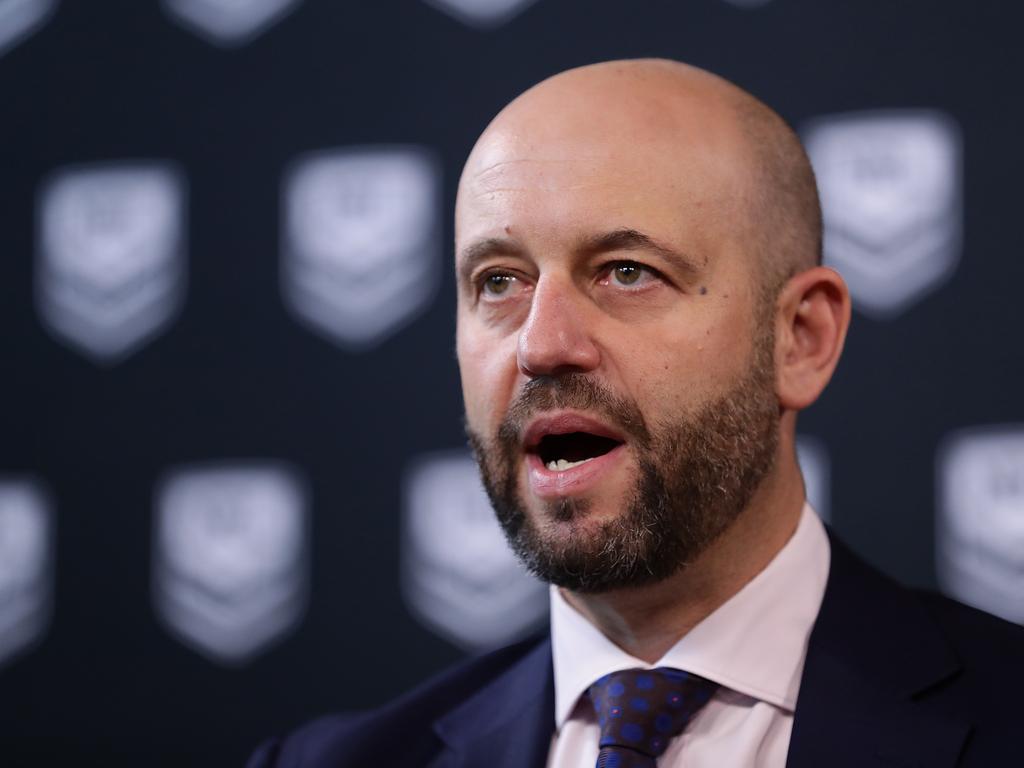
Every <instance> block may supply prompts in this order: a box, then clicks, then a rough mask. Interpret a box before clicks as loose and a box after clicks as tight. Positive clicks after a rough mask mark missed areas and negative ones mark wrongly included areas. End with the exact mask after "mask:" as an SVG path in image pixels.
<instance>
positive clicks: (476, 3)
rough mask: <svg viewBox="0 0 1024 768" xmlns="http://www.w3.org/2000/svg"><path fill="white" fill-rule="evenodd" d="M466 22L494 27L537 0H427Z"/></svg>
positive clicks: (472, 24)
mask: <svg viewBox="0 0 1024 768" xmlns="http://www.w3.org/2000/svg"><path fill="white" fill-rule="evenodd" d="M426 2H427V3H429V4H430V5H432V6H434V7H435V8H438V9H440V10H442V11H444V12H445V13H447V14H449V15H450V16H453V17H455V18H456V19H458V20H459V21H461V22H463V23H464V24H468V25H470V26H473V27H484V28H493V27H498V26H501V25H502V24H504V23H505V22H506V21H509V20H510V19H511V18H512V17H513V16H516V15H517V14H519V13H520V12H522V11H524V10H526V8H527V7H528V6H531V5H533V4H534V3H535V2H537V0H426Z"/></svg>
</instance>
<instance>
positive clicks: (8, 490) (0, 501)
mask: <svg viewBox="0 0 1024 768" xmlns="http://www.w3.org/2000/svg"><path fill="white" fill-rule="evenodd" d="M52 542H53V537H52V531H51V514H50V508H49V504H48V503H47V499H46V494H45V493H44V492H43V491H42V490H41V489H40V488H39V486H37V485H36V484H35V483H33V482H30V481H24V480H21V481H18V480H0V664H2V663H4V662H6V661H7V660H9V659H10V658H12V657H13V656H14V655H15V654H16V653H18V652H19V651H23V650H26V649H27V648H28V647H29V646H30V645H32V644H33V643H34V642H35V641H36V640H38V639H40V638H41V637H42V635H43V633H44V632H45V631H46V628H47V626H48V625H49V623H50V613H51V609H52V591H53V573H52V571H53V554H52V552H51V547H52Z"/></svg>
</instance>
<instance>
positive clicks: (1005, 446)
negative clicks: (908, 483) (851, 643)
mask: <svg viewBox="0 0 1024 768" xmlns="http://www.w3.org/2000/svg"><path fill="white" fill-rule="evenodd" d="M937 472H938V497H939V498H938V502H939V514H938V519H937V520H936V526H935V534H936V549H935V554H936V571H937V573H938V576H939V581H940V583H941V584H942V587H943V589H944V590H946V591H947V592H949V593H950V594H951V595H953V596H954V597H956V598H957V599H959V600H962V601H964V602H965V603H970V604H971V605H974V606H976V607H978V608H981V609H983V610H985V611H988V612H990V613H994V614H996V615H999V616H1002V617H1003V618H1006V619H1009V620H1010V621H1016V622H1018V623H1022V624H1024V425H1022V426H1003V427H990V428H985V429H978V430H969V431H965V432H962V433H959V434H956V435H954V436H953V437H951V438H949V439H948V440H947V441H946V443H945V444H944V446H943V448H942V450H940V452H939V458H938V466H937Z"/></svg>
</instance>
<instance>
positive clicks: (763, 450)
mask: <svg viewBox="0 0 1024 768" xmlns="http://www.w3.org/2000/svg"><path fill="white" fill-rule="evenodd" d="M820 251H821V218H820V211H819V209H818V203H817V195H816V191H815V188H814V179H813V174H812V173H811V170H810V166H809V164H808V162H807V159H806V156H805V155H804V153H803V150H802V149H801V148H800V145H799V141H798V140H797V139H796V137H795V136H794V135H793V133H792V131H791V130H790V129H789V128H788V127H787V126H786V125H785V123H784V122H783V121H782V120H781V118H779V117H778V116H777V115H775V113H773V112H772V111H771V110H770V109H768V108H767V107H765V106H764V105H763V104H761V103H760V102H758V101H756V100H755V99H754V98H753V97H751V96H750V95H748V94H746V93H745V92H743V91H741V90H740V89H738V88H736V87H735V86H733V85H731V84H729V83H727V82H725V81H723V80H721V79H720V78H717V77H715V76H714V75H711V74H708V73H706V72H703V71H701V70H697V69H694V68H691V67H687V66H685V65H682V64H677V63H674V62H666V61H630V62H610V63H607V64H599V65H594V66H590V67H584V68H581V69H577V70H571V71H569V72H566V73H563V74H561V75H558V76H556V77H553V78H551V79H549V80H546V81H544V82H543V83H541V84H540V85H538V86H536V87H534V88H533V89H531V90H530V91H527V92H526V93H525V94H523V95H522V96H520V97H519V98H518V99H516V100H515V101H513V102H512V103H511V104H510V105H509V106H508V107H506V108H505V110H503V111H502V112H501V113H500V114H499V115H498V116H497V117H496V118H495V120H494V121H493V122H492V123H491V125H490V126H489V127H488V128H487V130H486V131H485V132H484V134H483V135H482V136H481V138H480V140H479V141H478V142H477V145H476V147H475V148H474V150H473V152H472V154H471V155H470V158H469V160H468V161H467V163H466V168H465V170H464V172H463V176H462V180H461V183H460V187H459V198H458V203H457V206H456V252H457V264H456V269H457V274H458V283H459V311H458V334H457V335H458V344H457V347H458V356H459V364H460V368H461V372H462V381H463V394H464V397H465V403H466V420H467V429H468V432H469V435H470V440H471V442H472V444H473V447H474V449H475V451H476V454H477V457H478V460H480V462H481V470H482V474H483V477H484V482H485V485H486V487H487V489H488V492H489V494H490V496H491V499H492V501H493V503H494V505H495V508H496V510H497V512H498V516H499V519H500V520H501V522H502V524H503V526H504V527H505V530H506V533H507V534H508V535H509V538H510V540H511V542H512V544H513V546H514V547H515V548H516V549H517V551H519V553H520V554H521V555H522V556H523V557H524V559H525V560H526V562H527V563H528V564H529V565H530V566H531V567H532V568H533V569H534V570H536V571H537V572H538V573H539V574H540V575H541V576H542V577H544V578H547V579H548V580H551V581H553V582H555V583H558V584H561V585H563V586H567V587H569V588H571V589H576V590H583V591H604V590H609V589H615V588H618V587H627V586H638V585H641V584H643V583H647V582H651V581H657V580H661V579H663V578H666V577H667V576H669V575H671V574H672V573H674V572H675V571H677V570H678V569H679V568H680V567H683V566H685V564H686V563H687V562H690V561H692V560H693V559H694V558H696V557H697V556H698V555H699V554H700V553H701V552H702V551H703V550H704V549H705V548H706V547H707V546H709V544H711V542H713V541H714V540H715V539H716V538H717V537H719V536H720V535H721V534H722V533H723V532H724V531H726V530H728V529H729V527H730V526H731V525H732V523H733V522H734V521H735V520H736V519H737V518H738V517H739V516H740V515H742V514H743V513H744V512H745V511H746V510H747V509H748V508H749V507H751V505H752V504H754V502H755V500H756V497H757V495H758V494H762V495H763V494H764V488H765V486H769V485H772V478H773V476H777V475H779V474H780V473H783V474H784V473H785V472H786V471H787V470H788V471H790V472H791V471H793V470H791V469H790V467H792V468H793V469H795V464H792V461H791V456H790V454H791V453H792V440H793V436H792V433H793V430H794V424H795V416H794V414H795V411H796V410H798V409H799V408H802V407H804V406H806V405H807V404H809V403H810V402H812V401H813V400H814V399H815V398H816V397H817V395H818V394H819V393H820V391H821V389H822V388H823V387H824V385H825V383H826V382H827V380H828V378H829V376H830V375H831V371H832V369H833V368H834V365H835V362H836V360H837V358H838V354H839V348H840V347H841V344H842V335H843V332H844V331H845V327H846V323H847V322H848V317H849V301H848V298H846V294H845V287H844V286H843V285H842V281H841V279H839V278H838V276H836V275H835V274H834V273H832V272H831V271H829V270H824V269H822V268H820V267H817V268H815V265H816V264H818V263H819V261H820ZM578 462H582V463H578ZM797 482H799V477H798V476H797Z"/></svg>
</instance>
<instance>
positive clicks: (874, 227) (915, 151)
mask: <svg viewBox="0 0 1024 768" xmlns="http://www.w3.org/2000/svg"><path fill="white" fill-rule="evenodd" d="M804 143H805V145H806V147H807V153H808V155H809V156H810V158H811V162H812V164H813V166H814V171H815V175H816V176H817V180H818V190H819V192H820V193H821V203H822V210H823V214H824V219H825V261H826V263H828V264H830V265H832V266H834V267H836V268H837V269H838V270H839V271H840V272H842V274H843V276H844V277H845V278H846V280H847V282H848V283H849V285H850V292H851V294H852V295H853V299H854V302H855V304H856V305H857V307H858V309H860V310H861V311H862V312H864V313H866V314H868V315H872V316H875V317H879V318H886V317H891V316H894V315H896V314H897V313H899V312H901V311H903V310H904V309H906V308H907V307H908V306H909V305H911V304H912V303H913V302H915V301H917V300H918V299H920V298H921V297H922V296H923V295H924V294H926V293H927V292H929V291H931V290H934V289H935V288H936V287H937V286H938V285H939V284H941V283H942V282H943V281H944V280H946V279H947V278H948V277H949V276H950V275H952V273H953V271H954V270H955V269H956V266H957V263H958V262H959V259H960V246H961V237H962V232H961V229H962V223H961V222H962V210H961V208H962V204H961V159H960V156H961V150H960V133H959V130H958V128H957V125H956V123H954V121H953V119H952V118H951V117H949V116H948V115H945V114H943V113H940V112H934V111H894V112H866V113H855V114H847V115H837V116H833V117H825V118H820V119H818V120H815V121H813V122H812V123H810V124H809V125H808V126H807V127H806V129H805V131H804Z"/></svg>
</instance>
